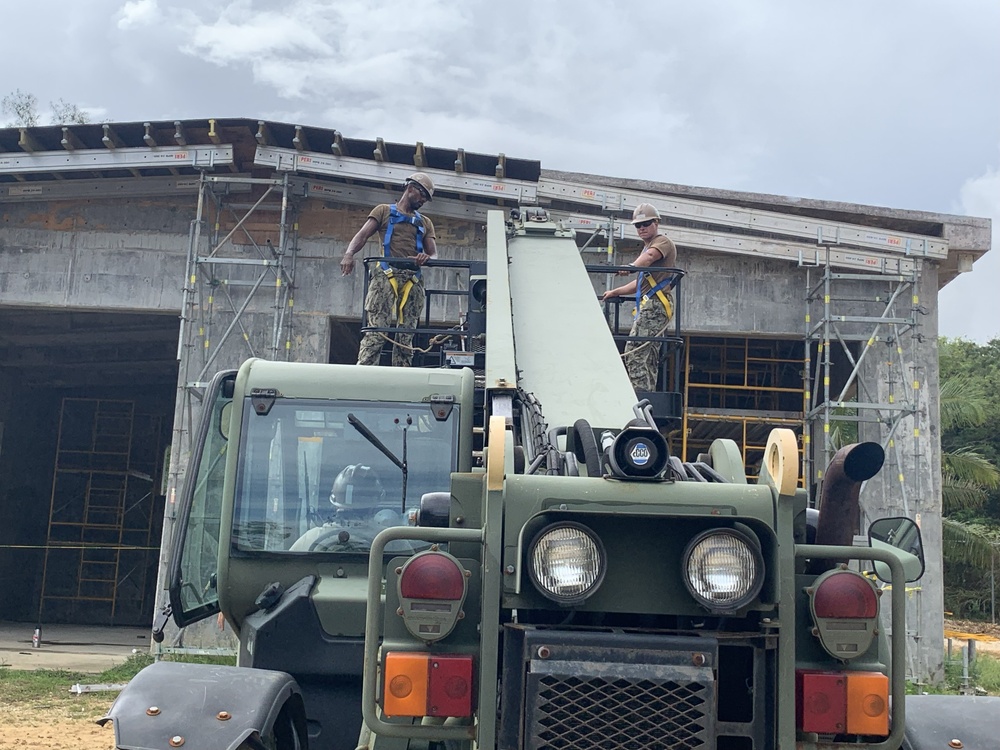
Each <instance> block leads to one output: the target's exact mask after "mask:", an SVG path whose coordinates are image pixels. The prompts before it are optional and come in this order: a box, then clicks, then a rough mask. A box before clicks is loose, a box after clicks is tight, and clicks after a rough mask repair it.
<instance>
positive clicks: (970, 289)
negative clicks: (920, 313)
mask: <svg viewBox="0 0 1000 750" xmlns="http://www.w3.org/2000/svg"><path fill="white" fill-rule="evenodd" d="M959 200H960V203H961V211H962V213H964V214H968V215H969V216H981V217H984V218H989V219H991V220H992V222H993V239H992V246H993V247H992V249H991V250H990V252H988V253H986V255H985V256H983V257H982V258H980V259H979V260H978V261H977V262H976V264H975V265H974V266H973V269H972V273H967V274H963V275H962V276H959V277H958V278H957V279H955V280H954V281H952V282H951V283H950V284H949V285H948V286H946V287H945V288H944V289H943V290H942V291H941V295H940V298H939V300H938V307H939V310H940V321H941V322H940V328H941V334H942V335H944V336H961V337H963V338H967V339H971V340H973V341H977V342H979V343H981V344H982V343H986V342H987V341H989V340H991V339H994V338H1000V295H998V294H997V293H996V288H997V284H998V282H1000V169H995V168H993V167H988V168H987V169H986V171H985V172H984V173H983V174H981V175H980V176H978V177H974V178H972V179H970V180H967V181H966V182H965V184H964V185H962V189H961V191H960V193H959Z"/></svg>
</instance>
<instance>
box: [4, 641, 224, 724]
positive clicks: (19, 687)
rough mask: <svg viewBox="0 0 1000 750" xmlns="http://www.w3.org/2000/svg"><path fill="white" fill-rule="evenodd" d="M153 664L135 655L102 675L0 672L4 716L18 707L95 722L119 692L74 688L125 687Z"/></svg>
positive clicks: (202, 659)
mask: <svg viewBox="0 0 1000 750" xmlns="http://www.w3.org/2000/svg"><path fill="white" fill-rule="evenodd" d="M165 658H169V659H170V660H171V661H184V662H196V663H200V664H234V663H235V661H236V660H235V658H228V659H227V658H225V657H210V656H185V655H173V656H171V657H165ZM152 663H153V657H152V656H151V655H150V654H133V655H132V656H130V657H129V658H128V660H127V661H125V662H123V663H122V664H119V665H118V666H116V667H112V668H111V669H108V670H105V671H104V672H101V673H100V674H96V675H95V674H92V673H84V672H69V671H65V670H55V669H36V670H19V669H8V668H6V667H4V668H2V669H0V707H2V709H0V715H2V712H3V710H7V709H11V710H16V707H20V708H21V709H26V710H29V711H36V712H37V711H46V712H49V713H53V712H55V713H59V714H62V715H65V716H67V717H69V718H83V717H87V718H91V717H93V716H95V715H100V714H102V713H103V712H104V711H106V710H107V708H108V707H109V706H110V705H111V703H112V702H113V701H114V699H115V697H116V696H117V695H118V693H116V692H101V693H83V694H81V695H76V694H74V693H71V692H70V688H71V687H73V685H76V684H81V685H98V684H117V683H124V682H128V681H129V680H131V679H132V678H133V677H135V675H136V674H138V672H139V671H140V670H141V669H143V667H146V666H149V665H150V664H152Z"/></svg>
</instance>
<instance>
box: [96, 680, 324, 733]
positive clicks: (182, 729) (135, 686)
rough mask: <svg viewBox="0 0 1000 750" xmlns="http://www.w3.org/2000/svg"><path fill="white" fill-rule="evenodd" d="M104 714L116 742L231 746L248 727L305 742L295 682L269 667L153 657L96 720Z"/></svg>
mask: <svg viewBox="0 0 1000 750" xmlns="http://www.w3.org/2000/svg"><path fill="white" fill-rule="evenodd" d="M108 721H113V722H114V726H115V746H116V747H117V748H119V750H150V749H152V748H165V747H180V746H181V744H180V742H178V739H177V738H182V739H183V745H184V746H186V747H191V748H199V747H202V748H209V747H210V748H219V749H220V750H222V749H223V748H225V749H226V750H235V748H237V747H239V746H240V744H241V743H243V742H244V741H246V740H247V739H248V738H250V737H251V736H253V735H256V736H257V737H269V736H271V735H272V733H273V734H275V735H287V736H288V738H289V739H288V743H287V745H288V746H290V747H305V746H306V744H307V740H306V719H305V710H304V708H303V703H302V695H301V691H300V690H299V686H298V684H297V683H296V682H295V680H294V679H293V678H292V676H291V675H289V674H286V673H284V672H275V671H272V670H267V669H252V668H247V667H226V666H217V665H208V664H184V663H179V662H166V661H161V662H156V663H155V664H151V665H150V666H148V667H146V668H145V669H143V670H142V671H141V672H139V674H137V675H136V676H135V677H134V678H133V679H132V681H131V682H129V684H128V685H127V686H126V688H125V689H124V690H123V691H122V692H121V694H120V695H119V696H118V698H117V699H116V700H115V702H114V704H113V705H112V706H111V708H110V710H109V711H108V714H107V716H105V717H103V718H101V719H99V720H98V722H97V723H98V724H101V725H102V726H103V725H104V724H106V723H107V722H108ZM292 735H296V736H295V737H293V736H292ZM251 742H253V741H252V740H251ZM258 744H259V740H258ZM261 746H262V745H261ZM280 746H281V745H279V747H280Z"/></svg>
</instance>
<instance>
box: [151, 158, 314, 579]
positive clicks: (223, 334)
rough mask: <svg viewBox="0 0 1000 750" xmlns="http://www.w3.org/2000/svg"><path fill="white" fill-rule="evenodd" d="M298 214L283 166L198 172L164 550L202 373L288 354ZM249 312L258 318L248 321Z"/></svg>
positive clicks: (195, 421)
mask: <svg viewBox="0 0 1000 750" xmlns="http://www.w3.org/2000/svg"><path fill="white" fill-rule="evenodd" d="M297 215H298V204H297V201H295V200H294V198H293V195H292V185H291V182H290V176H289V175H288V174H287V173H286V174H284V175H282V176H281V177H279V178H276V179H258V178H251V177H245V176H240V175H226V176H217V175H210V174H207V173H205V172H202V174H201V178H200V183H199V190H198V201H197V210H196V215H195V218H194V220H192V222H191V227H190V232H189V240H188V254H187V264H186V274H185V283H184V287H183V298H182V305H181V322H180V333H179V340H178V347H177V359H178V362H179V363H180V367H179V377H178V386H177V400H176V406H175V412H174V428H173V436H172V439H171V448H170V451H171V454H170V455H171V458H170V469H169V475H168V484H167V508H166V513H165V519H164V542H165V543H164V545H163V548H162V550H164V551H165V550H168V549H169V540H170V538H171V537H172V533H173V522H174V519H175V517H176V514H177V500H178V494H179V489H180V486H181V484H182V482H183V478H184V473H185V471H186V469H187V465H188V459H189V456H190V452H191V450H192V448H193V445H192V438H193V436H194V435H195V433H196V429H197V425H198V422H199V418H200V412H201V409H200V406H201V399H202V397H203V394H204V389H205V387H206V385H207V380H208V379H209V378H210V377H211V375H212V374H214V372H215V371H216V370H220V369H224V368H226V367H235V366H237V365H238V364H239V363H240V362H241V361H242V360H243V359H245V358H247V357H266V358H268V359H271V360H279V359H286V360H287V359H289V358H290V357H291V355H292V349H293V343H292V342H293V338H292V330H293V326H292V323H293V321H292V312H293V310H294V304H295V300H294V290H295V269H296V261H297V256H298V223H297ZM249 315H254V316H255V318H256V319H255V321H254V322H253V323H252V324H249V325H248V324H247V322H246V321H245V318H246V317H247V316H249ZM266 318H269V319H270V321H269V324H268V325H267V326H264V325H262V324H261V323H262V320H263V319H266ZM268 334H269V335H268ZM161 554H166V553H165V552H161ZM161 563H162V561H161ZM163 575H165V567H164V566H163V565H162V564H161V566H160V576H161V577H162V576H163ZM161 583H162V580H161ZM160 589H161V590H162V586H161V587H160Z"/></svg>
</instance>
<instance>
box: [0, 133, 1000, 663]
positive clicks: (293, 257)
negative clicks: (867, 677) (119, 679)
mask: <svg viewBox="0 0 1000 750" xmlns="http://www.w3.org/2000/svg"><path fill="white" fill-rule="evenodd" d="M414 169H420V170H422V171H424V172H427V173H428V174H430V175H431V176H432V178H433V179H434V182H435V185H436V192H435V196H434V201H433V202H432V203H430V204H428V205H427V206H426V207H425V211H426V213H427V214H428V215H429V216H430V217H432V218H433V220H434V222H435V226H436V228H437V246H438V249H439V253H440V254H441V256H442V257H443V258H447V259H456V260H482V259H483V257H484V247H485V232H484V223H485V216H486V211H487V210H489V209H495V208H497V207H502V208H515V207H517V206H526V205H537V206H542V207H544V208H546V209H547V210H548V211H549V212H550V214H551V215H553V216H555V217H556V218H558V219H560V220H562V221H563V222H565V224H566V225H567V226H571V227H573V228H575V229H576V231H577V237H578V242H579V245H580V248H581V252H583V253H584V254H585V256H586V258H587V261H588V263H590V264H593V265H594V266H600V265H602V264H604V265H607V264H611V265H614V264H618V263H622V262H627V260H628V259H630V258H631V257H634V254H635V252H636V251H637V250H638V249H639V247H640V242H639V240H638V237H637V235H636V234H635V233H634V231H633V229H632V226H631V224H629V223H628V221H627V220H626V219H627V218H628V217H630V216H631V212H632V209H633V208H634V207H635V206H636V205H638V204H639V203H641V202H650V203H653V204H654V205H655V206H656V207H657V208H658V209H659V211H660V213H661V215H662V217H663V220H662V222H661V228H662V231H663V232H664V233H665V234H667V235H668V236H670V237H671V238H672V239H673V240H674V241H675V242H676V244H677V246H678V248H679V260H678V265H679V266H681V267H682V268H683V269H684V270H685V271H686V272H687V275H686V277H685V278H684V280H683V290H682V292H683V293H682V294H681V295H680V305H679V313H678V319H679V321H680V336H679V337H678V341H677V346H676V347H675V348H674V349H672V350H671V355H670V357H668V367H667V369H668V375H669V376H670V377H672V378H676V382H677V383H678V392H679V393H680V394H681V403H682V413H681V416H680V418H679V422H678V424H677V425H676V429H674V430H673V431H672V433H671V435H670V440H671V448H672V450H673V452H674V453H675V454H677V455H682V456H691V457H693V456H695V455H696V454H697V453H699V452H700V451H703V450H704V449H705V448H706V447H707V445H708V444H709V443H710V441H711V440H712V439H713V438H716V437H730V438H733V439H734V440H735V441H736V442H737V444H738V445H739V446H740V448H741V449H742V451H743V455H744V460H745V463H746V466H747V470H748V472H749V473H755V467H756V466H757V465H759V463H760V460H761V456H762V452H763V447H764V444H765V441H766V438H767V434H768V431H769V430H770V429H771V428H772V427H775V426H785V427H791V428H792V429H793V430H795V432H796V433H797V434H798V435H799V436H800V437H801V441H800V446H801V450H802V476H803V482H804V483H805V484H806V486H808V487H810V488H811V489H813V490H814V491H815V489H816V487H818V485H819V484H820V483H821V481H822V470H823V468H824V467H825V466H826V464H827V461H828V460H829V458H830V457H831V456H832V454H833V450H834V446H835V444H836V440H837V435H838V433H840V434H843V433H844V432H848V433H851V434H854V432H855V431H856V434H857V435H859V436H860V438H861V439H865V440H874V441H877V442H879V443H881V444H882V445H883V447H884V448H885V450H886V464H887V465H886V468H885V469H883V471H882V473H881V474H880V475H879V476H878V477H877V478H876V479H873V480H871V481H869V482H868V484H867V485H866V488H865V490H864V492H863V495H862V502H863V505H864V507H865V513H866V514H867V515H868V516H869V517H876V516H882V515H900V514H906V515H910V516H913V517H916V518H917V519H918V521H919V523H920V524H921V527H922V529H923V535H924V540H925V545H926V546H927V549H928V561H927V571H926V575H925V577H924V578H923V579H922V581H921V582H920V584H918V585H917V586H916V587H914V589H913V592H912V596H911V597H910V605H909V612H908V617H909V620H908V627H909V628H910V631H911V632H910V635H911V636H912V640H911V641H910V649H909V653H910V663H909V665H908V667H909V671H910V673H911V674H912V675H914V676H916V677H919V678H931V679H934V678H936V677H938V676H940V674H941V670H942V653H941V639H940V638H939V637H938V634H940V632H941V628H942V619H943V612H942V603H941V586H942V575H941V556H940V550H941V524H940V519H941V479H940V471H939V464H940V461H939V457H940V445H939V430H938V420H937V414H938V395H937V394H938V369H937V336H938V325H937V296H938V291H939V290H940V289H941V288H942V287H943V286H944V285H945V284H947V283H948V282H949V281H950V280H951V279H953V278H954V277H955V276H956V275H957V274H959V273H964V272H969V271H971V270H972V267H973V263H974V261H975V260H976V259H977V258H979V257H980V256H981V255H983V254H984V253H985V252H987V251H988V250H989V247H990V222H989V221H988V220H986V219H977V218H970V217H963V216H952V215H943V214H934V213H926V212H915V211H906V210H896V209H888V208H876V207H870V206H858V205H850V204H844V203H833V202H827V201H817V200H800V199H791V198H783V197H777V196H770V195H761V194H754V193H739V192H732V191H722V190H712V189H706V188H695V187H690V186H683V185H674V184H667V183H660V182H653V181H637V180H623V179H616V178H612V177H604V176H597V175H589V174H579V173H566V172H555V171H551V170H546V169H542V165H541V164H540V163H539V162H537V161H532V160H525V159H513V158H508V157H505V156H504V155H503V154H494V155H484V154H473V153H466V152H465V151H463V150H462V149H441V148H430V147H425V146H424V145H423V144H421V143H416V144H395V143H385V142H384V141H383V140H382V139H374V140H364V139H350V138H345V137H344V136H342V135H341V134H340V133H339V132H337V131H335V130H327V129H323V128H314V127H308V126H297V125H295V126H293V125H288V124H283V123H276V122H264V121H258V120H245V119H232V120H187V121H176V122H174V121H170V122H148V123H109V124H103V125H69V126H51V127H31V128H9V129H5V130H0V213H2V224H0V395H2V401H0V601H2V602H3V606H2V608H0V619H5V620H16V621H25V622H30V621H37V622H41V623H45V622H73V623H80V624H109V625H115V624H128V625H137V624H138V625H143V624H147V623H149V622H150V620H151V618H152V616H153V611H154V608H155V607H156V605H157V603H158V602H159V603H162V599H163V592H162V587H161V586H158V585H157V581H158V571H161V572H162V568H163V566H164V564H165V563H166V562H167V557H168V554H169V549H168V548H169V540H170V533H171V530H172V524H171V522H172V519H173V517H174V513H175V506H174V502H175V499H176V496H177V494H178V486H179V484H180V483H181V482H182V481H183V473H184V467H185V464H186V460H187V455H188V452H189V451H190V448H191V443H190V439H191V434H192V430H193V429H194V424H195V422H196V420H197V414H198V404H199V398H200V394H201V392H202V389H203V388H204V385H205V383H206V381H207V380H208V379H209V378H210V377H211V376H212V374H213V373H214V372H215V371H217V370H220V369H224V368H227V367H234V366H236V365H238V364H239V362H241V361H242V360H244V359H245V358H247V357H249V356H257V357H264V358H269V359H288V360H292V361H303V362H338V363H352V362H354V361H355V357H356V355H357V347H358V341H359V339H360V326H361V322H360V314H361V308H362V299H363V293H364V277H363V274H355V275H353V276H349V277H342V275H341V272H340V267H339V259H340V257H341V256H342V255H343V251H344V249H345V247H346V245H347V243H348V242H349V241H350V239H351V237H352V236H353V235H354V233H355V232H356V231H357V229H358V228H359V227H360V226H361V224H362V223H363V221H364V219H365V217H366V215H367V212H368V210H369V209H370V207H371V206H373V205H375V204H377V203H384V202H391V201H393V200H394V199H395V198H396V197H398V194H399V192H400V188H401V185H402V182H403V179H404V178H405V176H406V175H407V174H409V173H410V172H412V171H414ZM369 250H370V252H369V253H368V254H369V255H377V254H379V253H380V252H381V248H380V247H376V243H374V242H373V243H371V245H370V248H369ZM594 279H595V289H596V291H598V292H599V291H600V290H601V289H602V288H603V286H604V284H606V282H607V275H606V274H601V273H599V272H598V273H596V274H595V276H594ZM464 283H465V280H464V279H463V278H460V277H459V276H457V275H456V274H454V273H452V272H451V271H449V270H447V269H444V268H432V269H429V271H428V273H427V286H428V289H434V290H437V291H438V294H437V295H436V296H434V297H433V301H432V303H431V304H430V306H429V308H428V315H429V318H430V320H432V321H434V322H435V323H436V324H440V325H454V324H456V323H458V322H459V320H460V318H461V314H462V311H461V309H460V307H459V303H458V300H459V298H460V296H461V295H459V294H454V293H455V292H460V291H461V289H462V286H463V284H464ZM552 288H553V295H554V296H557V295H558V281H557V280H554V281H553V286H552ZM449 293H452V294H449ZM595 304H597V302H596V296H595ZM551 310H552V314H551V315H546V316H545V317H544V319H539V321H538V325H540V326H546V327H550V328H551V329H552V331H553V335H556V336H558V335H566V334H567V333H568V332H571V333H572V335H584V336H585V335H586V332H580V331H575V330H573V325H574V323H573V321H566V320H559V318H558V305H557V304H553V305H552V306H551ZM623 319H624V318H623ZM612 323H614V321H612ZM625 327H626V328H627V325H626V326H625Z"/></svg>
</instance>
